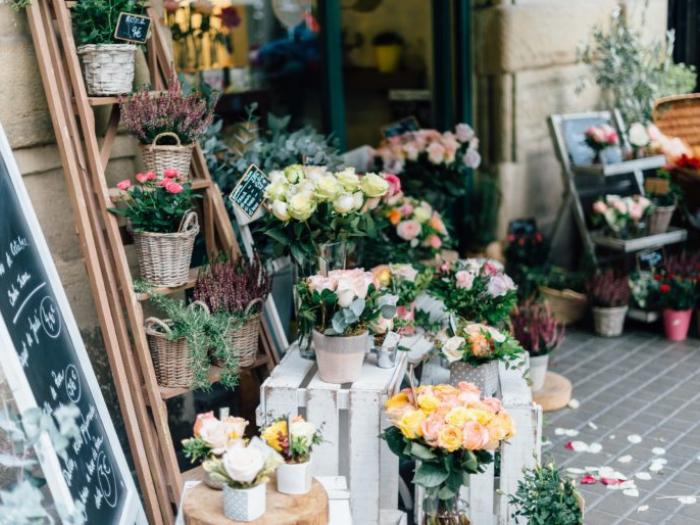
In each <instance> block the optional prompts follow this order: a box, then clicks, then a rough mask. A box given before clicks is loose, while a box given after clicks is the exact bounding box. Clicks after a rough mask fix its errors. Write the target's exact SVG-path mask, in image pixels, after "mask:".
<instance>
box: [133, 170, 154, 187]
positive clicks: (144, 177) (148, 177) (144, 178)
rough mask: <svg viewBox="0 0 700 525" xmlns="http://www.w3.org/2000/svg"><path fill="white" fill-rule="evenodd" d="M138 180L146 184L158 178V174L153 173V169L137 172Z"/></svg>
mask: <svg viewBox="0 0 700 525" xmlns="http://www.w3.org/2000/svg"><path fill="white" fill-rule="evenodd" d="M136 180H137V181H139V182H140V183H141V184H146V183H147V182H150V181H152V180H156V174H155V173H153V172H152V171H146V172H144V173H137V174H136Z"/></svg>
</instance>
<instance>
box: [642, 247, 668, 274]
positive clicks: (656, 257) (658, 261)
mask: <svg viewBox="0 0 700 525" xmlns="http://www.w3.org/2000/svg"><path fill="white" fill-rule="evenodd" d="M664 259H665V253H664V250H663V248H657V249H652V250H644V251H641V252H638V253H637V268H638V269H639V270H642V271H652V270H655V269H657V268H659V267H660V266H661V265H662V264H663V262H664Z"/></svg>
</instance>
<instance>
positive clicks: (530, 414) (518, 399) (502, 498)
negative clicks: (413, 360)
mask: <svg viewBox="0 0 700 525" xmlns="http://www.w3.org/2000/svg"><path fill="white" fill-rule="evenodd" d="M527 367H528V360H527V357H526V358H525V359H524V361H523V362H522V364H521V366H520V367H518V368H510V369H506V367H505V365H504V364H503V363H500V365H499V369H498V378H499V383H500V389H499V397H500V399H501V402H502V403H503V406H504V408H505V409H506V410H508V412H510V415H511V417H512V418H513V423H514V425H515V430H516V434H515V436H514V437H513V438H512V439H511V440H510V441H509V442H508V443H505V444H503V445H502V446H501V454H500V465H499V468H500V477H499V478H496V477H495V475H494V465H493V464H491V465H489V468H488V469H487V470H486V472H484V473H482V474H478V475H476V476H470V479H469V487H466V488H464V489H463V492H462V498H463V499H464V500H465V501H466V502H467V503H468V505H469V511H468V512H469V519H470V520H471V522H472V523H478V524H479V525H512V524H514V523H515V521H514V520H513V519H511V517H510V515H511V514H512V512H513V509H512V507H511V505H510V504H509V503H508V495H509V494H513V493H515V490H516V488H517V486H518V480H520V479H521V478H522V475H523V474H522V471H523V468H526V467H527V468H530V467H532V466H534V465H535V464H536V463H538V462H539V461H540V455H541V450H542V408H541V407H540V406H539V405H538V404H536V403H533V401H532V393H531V391H530V387H529V386H528V384H527V381H526V380H525V379H524V377H523V370H527ZM421 379H422V381H421V384H437V383H447V382H449V379H450V372H449V370H447V369H445V368H443V367H442V366H440V360H439V359H438V358H433V359H431V360H430V361H429V362H428V363H426V364H425V365H424V369H423V376H422V378H421ZM415 499H416V504H415V516H416V522H417V523H420V518H422V508H421V507H422V505H421V504H422V491H421V489H420V487H417V488H416V497H415ZM520 523H521V524H523V523H526V522H523V521H522V519H521V521H520Z"/></svg>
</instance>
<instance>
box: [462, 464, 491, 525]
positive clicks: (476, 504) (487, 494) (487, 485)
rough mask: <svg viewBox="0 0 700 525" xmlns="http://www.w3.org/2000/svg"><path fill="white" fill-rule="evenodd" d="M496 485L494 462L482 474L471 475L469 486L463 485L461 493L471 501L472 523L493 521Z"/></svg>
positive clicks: (470, 513) (470, 516)
mask: <svg viewBox="0 0 700 525" xmlns="http://www.w3.org/2000/svg"><path fill="white" fill-rule="evenodd" d="M495 487H496V485H495V480H494V465H493V463H491V464H490V465H489V466H488V468H487V469H486V470H485V471H484V472H482V473H481V474H474V475H471V476H469V486H467V487H463V488H462V490H461V491H460V494H462V496H463V497H465V499H466V501H468V502H469V519H470V520H471V522H472V523H483V524H484V525H486V524H488V523H493V519H494V508H493V503H494V500H493V498H494V489H495Z"/></svg>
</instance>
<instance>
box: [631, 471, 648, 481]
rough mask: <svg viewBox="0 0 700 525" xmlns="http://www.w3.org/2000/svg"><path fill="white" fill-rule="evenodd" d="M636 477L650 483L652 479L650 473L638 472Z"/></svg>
mask: <svg viewBox="0 0 700 525" xmlns="http://www.w3.org/2000/svg"><path fill="white" fill-rule="evenodd" d="M634 477H635V478H637V479H641V480H642V481H649V480H650V479H651V474H649V473H648V472H637V473H636V474H635V475H634Z"/></svg>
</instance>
